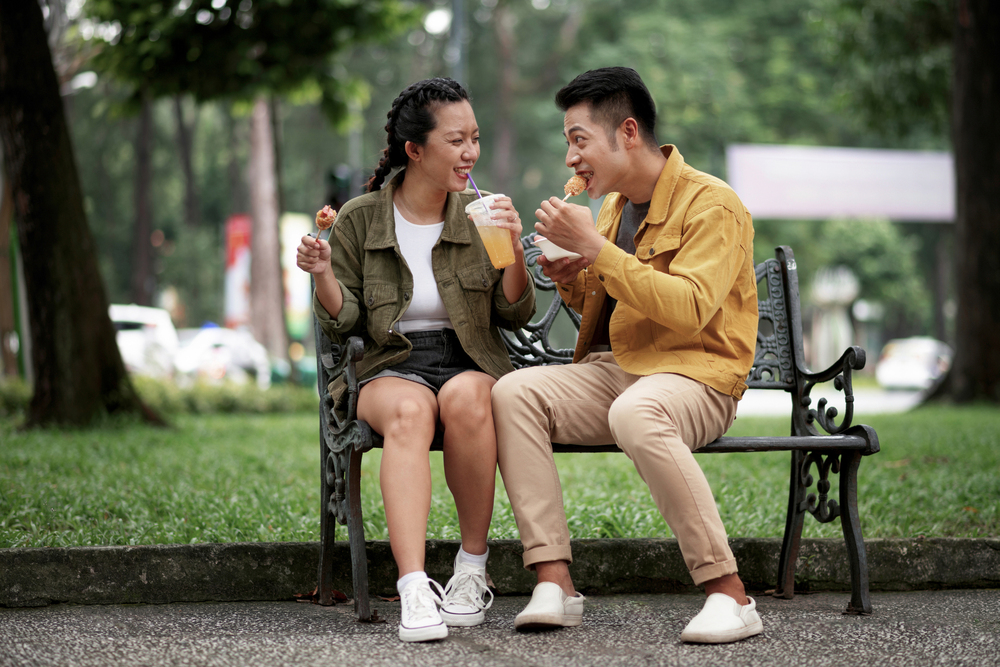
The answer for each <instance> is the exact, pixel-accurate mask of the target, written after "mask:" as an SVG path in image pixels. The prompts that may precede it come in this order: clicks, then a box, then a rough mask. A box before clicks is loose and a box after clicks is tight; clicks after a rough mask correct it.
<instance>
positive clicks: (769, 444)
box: [552, 435, 868, 454]
mask: <svg viewBox="0 0 1000 667" xmlns="http://www.w3.org/2000/svg"><path fill="white" fill-rule="evenodd" d="M867 448H868V443H867V442H866V441H865V439H864V438H862V437H860V436H856V435H810V436H801V435H792V436H781V437H768V436H753V437H722V438H719V439H718V440H715V441H714V442H710V443H708V444H707V445H705V446H704V447H702V448H701V449H698V450H697V451H696V452H695V454H723V453H726V452H789V451H793V450H802V451H813V450H820V449H822V450H835V451H840V450H844V449H848V450H854V449H861V450H863V449H867ZM552 451H554V452H558V453H563V452H620V451H621V449H619V447H618V445H594V446H587V445H565V444H561V443H559V444H557V443H553V445H552Z"/></svg>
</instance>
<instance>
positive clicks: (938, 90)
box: [813, 0, 954, 137]
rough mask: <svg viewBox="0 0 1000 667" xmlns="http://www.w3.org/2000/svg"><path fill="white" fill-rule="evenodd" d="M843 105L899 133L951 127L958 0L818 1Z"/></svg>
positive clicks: (941, 131)
mask: <svg viewBox="0 0 1000 667" xmlns="http://www.w3.org/2000/svg"><path fill="white" fill-rule="evenodd" d="M813 2H814V3H815V5H816V8H815V9H814V10H813V11H814V12H815V16H816V17H817V19H818V20H817V21H815V22H814V23H813V26H814V29H815V31H816V33H817V34H818V35H819V36H820V38H821V39H822V44H823V48H824V50H825V51H826V52H827V57H828V59H829V62H831V63H837V64H838V65H839V66H840V67H841V68H842V71H843V74H844V75H843V76H842V77H840V78H839V80H838V82H837V86H836V93H837V98H838V102H839V103H840V108H842V109H850V110H851V111H852V113H855V114H857V115H858V116H859V117H860V118H861V119H863V120H864V122H866V123H867V124H868V125H869V126H870V127H872V128H875V129H877V130H878V131H880V132H885V133H887V134H889V135H891V136H895V137H905V136H907V135H911V134H918V135H919V134H930V135H931V136H942V135H945V134H946V133H947V130H948V99H949V98H948V92H949V88H950V83H951V63H952V57H951V56H952V39H953V24H954V18H953V17H954V0H813Z"/></svg>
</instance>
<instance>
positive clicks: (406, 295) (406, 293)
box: [403, 292, 410, 301]
mask: <svg viewBox="0 0 1000 667" xmlns="http://www.w3.org/2000/svg"><path fill="white" fill-rule="evenodd" d="M409 300H410V293H409V292H403V301H409Z"/></svg>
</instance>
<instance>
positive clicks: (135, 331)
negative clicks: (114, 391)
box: [108, 304, 178, 378]
mask: <svg viewBox="0 0 1000 667" xmlns="http://www.w3.org/2000/svg"><path fill="white" fill-rule="evenodd" d="M108 315H109V316H110V317H111V323H112V324H113V325H114V327H115V339H116V340H117V341H118V350H119V351H120V352H121V355H122V361H124V362H125V368H126V369H127V370H128V371H129V372H130V373H135V374H138V375H149V376H152V377H161V378H162V377H171V376H172V375H173V371H174V354H175V353H176V352H177V347H178V338H177V329H175V328H174V323H173V322H172V321H171V320H170V313H168V312H167V311H165V310H163V309H162V308H149V307H146V306H136V305H135V304H129V305H123V304H112V305H111V306H110V307H109V308H108Z"/></svg>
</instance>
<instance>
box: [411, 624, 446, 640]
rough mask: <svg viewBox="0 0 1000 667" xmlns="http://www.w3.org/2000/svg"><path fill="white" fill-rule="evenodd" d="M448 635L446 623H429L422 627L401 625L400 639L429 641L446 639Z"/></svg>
mask: <svg viewBox="0 0 1000 667" xmlns="http://www.w3.org/2000/svg"><path fill="white" fill-rule="evenodd" d="M447 636H448V626H447V625H445V624H444V623H439V624H437V625H428V626H425V627H422V628H404V627H403V626H402V625H400V626H399V639H400V640H401V641H404V642H429V641H434V640H435V639H444V638H445V637H447Z"/></svg>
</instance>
